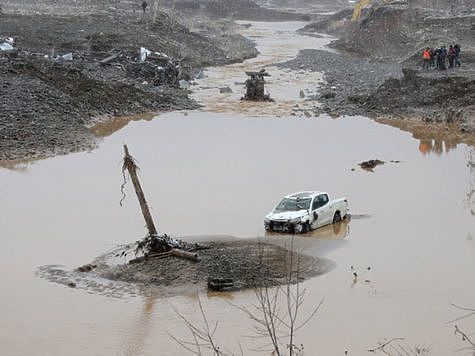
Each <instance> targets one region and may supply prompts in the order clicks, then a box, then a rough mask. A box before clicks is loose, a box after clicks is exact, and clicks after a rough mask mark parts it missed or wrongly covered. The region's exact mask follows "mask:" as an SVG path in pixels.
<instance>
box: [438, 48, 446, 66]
mask: <svg viewBox="0 0 475 356" xmlns="http://www.w3.org/2000/svg"><path fill="white" fill-rule="evenodd" d="M446 60H447V48H445V46H442V47H441V48H440V52H439V70H446V69H447V67H446V65H445V62H446Z"/></svg>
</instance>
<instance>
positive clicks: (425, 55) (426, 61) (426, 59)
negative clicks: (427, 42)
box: [422, 47, 430, 70]
mask: <svg viewBox="0 0 475 356" xmlns="http://www.w3.org/2000/svg"><path fill="white" fill-rule="evenodd" d="M429 66H430V48H429V47H427V48H426V49H425V50H424V51H422V69H426V70H428V69H429Z"/></svg>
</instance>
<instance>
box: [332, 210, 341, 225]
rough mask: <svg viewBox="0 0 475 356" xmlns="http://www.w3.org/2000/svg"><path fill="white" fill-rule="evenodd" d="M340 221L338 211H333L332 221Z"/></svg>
mask: <svg viewBox="0 0 475 356" xmlns="http://www.w3.org/2000/svg"><path fill="white" fill-rule="evenodd" d="M340 221H341V214H340V212H339V211H337V212H335V215H333V223H338V222H340Z"/></svg>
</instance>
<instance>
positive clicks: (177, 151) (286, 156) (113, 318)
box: [0, 23, 475, 355]
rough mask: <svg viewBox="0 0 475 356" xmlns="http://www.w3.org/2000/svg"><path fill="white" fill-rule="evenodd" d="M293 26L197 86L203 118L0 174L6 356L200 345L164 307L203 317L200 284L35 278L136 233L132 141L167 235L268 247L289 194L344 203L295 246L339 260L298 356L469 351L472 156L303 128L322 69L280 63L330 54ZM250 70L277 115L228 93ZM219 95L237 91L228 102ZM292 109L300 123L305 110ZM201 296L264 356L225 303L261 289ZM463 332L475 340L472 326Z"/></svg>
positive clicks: (279, 28)
mask: <svg viewBox="0 0 475 356" xmlns="http://www.w3.org/2000/svg"><path fill="white" fill-rule="evenodd" d="M301 25H302V24H299V23H253V26H251V27H250V28H249V29H246V30H245V32H244V33H245V34H246V35H248V36H250V37H253V38H254V39H255V40H256V41H257V43H258V47H259V50H260V51H261V55H260V57H258V58H257V59H253V60H250V61H247V62H246V63H245V64H238V65H231V66H227V67H221V68H211V69H209V70H208V71H206V72H205V78H203V79H202V80H200V81H199V82H198V83H197V85H196V86H194V87H193V89H194V90H195V93H194V96H195V98H196V99H197V100H199V101H200V102H202V103H203V104H204V105H205V107H204V108H203V109H202V110H199V111H195V112H187V113H184V112H175V113H169V114H164V115H160V116H158V117H156V118H154V119H153V120H138V121H132V122H130V123H128V125H125V126H124V127H122V126H123V125H118V126H116V127H114V128H110V129H109V130H106V129H107V128H104V127H103V129H104V131H98V132H104V133H105V134H104V136H105V137H104V139H103V141H102V143H101V145H100V146H99V148H98V149H97V150H94V151H92V152H87V153H76V154H71V155H68V156H60V157H55V158H50V159H46V160H42V161H38V162H35V163H24V164H19V165H16V166H13V167H9V168H8V169H7V168H3V169H0V182H1V183H0V202H1V203H0V227H1V230H0V231H1V241H2V246H3V249H2V250H3V252H4V253H3V255H2V258H1V259H0V271H1V277H2V292H1V293H0V316H1V317H0V330H1V331H0V354H4V355H33V354H34V355H182V354H183V355H186V354H187V353H186V352H185V351H183V350H182V349H181V348H179V346H177V344H176V343H175V342H174V341H172V340H171V338H170V336H169V333H170V334H173V335H174V336H175V337H178V338H184V339H186V340H191V336H190V335H189V334H188V332H187V329H186V327H185V325H184V323H183V321H182V320H181V319H180V318H179V317H178V316H177V315H176V313H175V311H174V310H173V309H172V308H170V307H171V306H173V307H174V308H176V309H177V310H178V311H180V313H182V314H183V315H186V316H187V317H188V318H189V319H190V320H192V321H195V320H199V313H198V307H197V299H196V295H195V293H194V291H193V289H192V288H190V289H189V290H187V291H186V293H185V294H184V295H182V296H176V297H167V298H164V297H162V294H161V293H160V290H159V289H157V290H152V289H147V288H132V289H130V288H124V293H118V294H114V295H112V296H111V295H107V293H105V294H104V293H97V290H87V289H74V288H69V287H67V286H64V285H61V284H55V283H50V282H48V281H47V280H45V279H42V278H38V276H37V275H36V272H37V271H38V267H40V266H44V265H51V264H58V265H64V266H67V268H74V267H77V266H80V265H83V264H84V263H87V262H90V261H91V260H92V259H94V258H95V257H96V256H98V255H101V254H102V253H104V252H106V251H108V250H109V249H111V248H113V247H114V246H116V245H117V244H122V243H127V242H130V241H134V240H137V239H139V238H141V237H143V235H144V234H145V228H144V224H143V221H142V217H141V215H140V212H139V207H138V204H137V202H136V199H135V196H134V193H133V191H131V187H130V186H128V191H127V192H128V195H127V198H126V201H125V205H124V207H122V208H121V207H120V206H119V199H120V197H121V194H120V185H121V184H122V175H121V170H120V168H121V167H120V163H121V157H122V145H123V144H124V143H127V144H128V146H129V149H130V151H131V153H132V155H133V156H134V157H135V158H136V159H137V160H138V164H139V166H140V168H141V179H142V183H143V187H144V190H145V192H146V195H147V199H148V201H149V203H150V205H151V208H152V212H153V214H154V216H155V217H156V220H157V221H156V222H157V223H158V225H159V227H160V230H161V231H162V232H167V233H170V234H172V235H174V236H179V237H182V236H185V238H186V239H199V238H200V239H201V238H207V237H212V238H216V237H217V236H234V237H240V238H255V237H261V238H262V239H265V240H267V241H270V242H272V241H275V242H276V243H282V240H283V239H282V237H280V238H276V237H275V235H267V236H266V235H265V233H264V230H263V217H264V215H265V214H266V213H267V212H268V211H269V210H271V209H272V207H273V206H274V205H275V204H276V203H277V201H278V200H279V199H280V198H281V197H282V196H283V195H285V194H288V193H291V192H294V191H300V190H314V189H316V190H325V191H328V192H329V193H330V194H331V196H333V197H336V198H337V197H341V196H346V197H347V198H348V199H349V202H350V207H351V213H352V214H353V216H354V218H353V219H352V220H351V221H350V222H349V223H347V224H343V225H340V226H337V227H327V228H324V229H322V230H319V231H316V232H314V233H312V234H309V235H304V236H300V237H298V238H297V239H296V247H297V248H298V249H302V251H303V252H304V253H307V254H310V255H312V256H316V257H321V258H325V259H328V260H329V261H331V262H332V263H331V268H329V269H328V272H327V273H325V274H323V275H321V276H319V277H316V278H313V279H311V280H309V281H306V282H305V283H304V287H305V288H306V289H307V297H306V302H305V304H304V307H303V310H302V316H303V315H305V314H306V313H308V312H310V311H311V310H312V309H313V306H314V305H315V304H317V303H318V302H320V300H322V299H323V298H324V303H323V305H322V307H321V309H320V311H319V312H318V314H317V315H316V317H315V318H314V319H313V320H312V321H311V322H310V323H309V324H308V325H307V326H306V327H305V328H304V329H302V330H301V331H300V332H299V333H298V335H297V343H298V344H300V343H303V344H304V345H305V350H306V353H305V354H306V355H317V354H318V355H344V351H345V350H348V351H349V354H350V355H364V354H367V352H366V351H365V350H367V349H368V348H370V347H373V346H374V345H376V344H377V343H378V342H379V341H383V340H384V339H386V338H387V339H391V338H395V337H398V338H399V337H401V338H405V340H403V341H401V344H402V345H405V346H407V347H413V346H414V345H426V346H430V348H431V350H432V354H433V355H450V354H453V353H455V350H457V349H459V348H461V347H463V346H465V345H464V344H463V343H462V341H461V340H460V338H457V337H456V336H454V334H453V328H454V326H453V324H452V323H448V322H449V321H450V320H453V319H455V318H457V317H458V316H460V315H463V313H462V312H461V311H459V310H457V309H455V308H454V307H452V306H451V305H450V303H456V304H458V305H462V306H466V307H472V308H473V307H475V299H474V294H475V278H473V271H474V270H475V241H474V237H475V219H474V216H473V214H474V213H473V210H474V209H475V208H474V206H473V202H472V198H471V194H472V193H473V191H474V189H475V172H474V171H473V169H474V168H473V166H470V165H467V164H468V163H469V162H470V159H471V149H470V148H469V147H467V146H465V145H456V144H448V143H447V144H446V143H445V142H444V141H443V139H440V138H437V139H424V140H423V141H419V140H416V139H414V138H413V137H412V136H411V135H410V134H409V133H406V132H404V131H401V130H398V129H396V128H392V127H390V126H386V125H382V124H379V123H376V122H374V121H372V120H369V119H366V118H363V117H353V118H348V117H342V118H338V119H331V118H329V117H325V116H322V117H318V118H307V117H306V116H305V114H304V111H305V106H306V105H309V104H308V103H306V102H305V98H301V97H300V95H299V92H300V90H304V91H305V92H315V91H316V90H318V89H317V85H318V81H319V80H320V79H321V75H320V74H309V73H305V72H302V73H295V72H285V71H279V70H277V69H275V68H274V67H272V66H271V64H272V63H275V62H279V61H283V60H286V59H288V58H292V56H295V55H296V53H297V51H298V49H300V48H311V47H314V48H321V47H322V46H324V45H325V44H326V43H327V42H328V39H326V38H313V37H307V36H302V35H298V34H296V33H295V32H294V30H295V29H296V28H298V27H300V26H301ZM256 66H257V67H258V68H257V69H260V67H262V66H265V67H266V68H267V69H268V71H269V72H271V74H272V77H271V79H270V81H271V85H270V86H269V91H270V93H271V95H272V96H273V97H274V98H275V99H276V103H270V104H259V105H256V106H255V105H250V104H249V103H242V102H240V101H239V100H238V99H239V97H240V96H242V91H243V88H242V86H239V85H234V82H235V81H236V82H240V81H241V82H242V81H244V80H245V77H244V75H243V71H244V70H249V69H250V68H255V67H256ZM224 86H230V87H231V88H232V90H233V93H231V94H219V90H218V88H219V87H224ZM206 88H208V89H206ZM295 105H298V106H300V107H301V108H303V111H301V112H297V113H296V111H295V110H294V109H295ZM293 113H294V114H296V115H295V116H294V115H293ZM300 113H303V114H302V115H300ZM116 124H117V123H116ZM120 127H122V128H120ZM116 130H117V131H116ZM376 158H377V159H381V160H384V161H386V162H387V163H386V164H385V165H383V166H379V167H377V168H376V169H375V171H374V172H368V171H364V170H362V169H360V168H359V167H358V165H357V164H358V163H359V162H361V161H363V160H368V159H376ZM391 160H393V161H399V163H391V162H390V161H391ZM351 267H353V270H352V269H351ZM368 267H369V269H368ZM354 271H357V273H358V279H356V280H355V279H354V276H353V272H354ZM111 283H112V282H111ZM104 289H107V286H104ZM201 300H202V302H203V306H204V308H205V310H206V311H207V314H208V317H209V319H210V320H211V321H216V320H218V321H219V328H218V331H217V335H216V336H217V339H218V340H219V342H220V343H221V344H223V345H226V346H227V347H228V348H230V349H232V350H235V352H237V353H238V354H239V347H238V346H237V341H238V339H239V340H240V342H241V344H242V345H243V347H244V349H245V350H246V352H245V354H246V355H250V354H256V355H258V354H268V353H263V352H254V351H250V350H251V349H255V348H256V347H258V346H260V345H262V344H263V343H264V342H263V341H262V340H255V339H247V338H245V337H244V336H245V335H249V334H251V327H252V322H251V321H250V320H249V319H248V318H247V317H246V316H245V315H244V314H243V313H242V312H240V311H239V310H238V309H237V308H235V307H233V306H231V305H230V304H229V301H231V302H232V303H233V304H235V305H249V304H250V303H253V302H254V300H255V296H254V293H253V292H252V291H243V292H238V293H232V294H225V295H216V294H202V295H201ZM458 325H459V327H460V328H462V329H464V330H465V331H467V332H469V333H470V332H473V331H475V318H471V319H470V318H468V319H464V320H461V321H460V322H459V323H458Z"/></svg>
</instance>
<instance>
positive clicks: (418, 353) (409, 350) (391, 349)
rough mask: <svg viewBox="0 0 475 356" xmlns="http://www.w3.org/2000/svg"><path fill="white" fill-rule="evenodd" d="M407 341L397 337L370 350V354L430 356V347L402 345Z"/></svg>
mask: <svg viewBox="0 0 475 356" xmlns="http://www.w3.org/2000/svg"><path fill="white" fill-rule="evenodd" d="M404 340H405V339H404V338H402V337H395V338H393V339H390V340H387V341H384V342H381V343H379V344H378V345H377V346H375V347H373V348H371V349H368V350H367V351H368V352H372V353H378V354H384V355H388V356H424V355H429V353H430V346H424V345H416V346H412V347H409V346H406V345H403V344H402V343H401V341H404Z"/></svg>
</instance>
